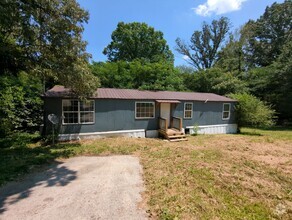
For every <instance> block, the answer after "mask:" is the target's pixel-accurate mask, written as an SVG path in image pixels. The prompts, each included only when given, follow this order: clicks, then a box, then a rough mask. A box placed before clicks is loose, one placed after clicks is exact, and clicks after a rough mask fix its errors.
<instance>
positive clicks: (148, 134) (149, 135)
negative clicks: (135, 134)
mask: <svg viewBox="0 0 292 220" xmlns="http://www.w3.org/2000/svg"><path fill="white" fill-rule="evenodd" d="M146 137H147V138H157V137H158V130H146Z"/></svg>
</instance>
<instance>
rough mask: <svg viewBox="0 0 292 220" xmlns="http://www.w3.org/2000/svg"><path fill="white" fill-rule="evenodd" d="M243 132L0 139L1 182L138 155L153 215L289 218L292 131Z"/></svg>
mask: <svg viewBox="0 0 292 220" xmlns="http://www.w3.org/2000/svg"><path fill="white" fill-rule="evenodd" d="M242 132H243V134H239V135H198V136H189V137H188V141H187V142H179V143H170V142H165V141H163V140H158V139H129V138H119V139H118V141H117V139H116V138H108V139H99V140H95V141H94V140H91V141H82V142H72V143H59V144H57V145H55V146H44V145H42V144H41V142H39V141H38V139H37V137H36V136H35V135H34V136H31V135H25V134H22V135H15V136H14V137H12V138H11V137H10V138H6V139H2V140H0V146H1V147H0V184H3V183H5V182H7V181H11V180H13V179H17V178H19V177H21V176H23V174H25V173H28V172H32V171H33V170H34V169H38V168H40V167H41V166H42V164H47V163H51V162H52V161H54V160H56V159H58V158H67V157H71V156H77V155H111V154H134V155H136V156H138V157H139V158H140V162H141V164H142V165H143V175H144V182H145V188H146V191H145V193H144V195H143V197H144V200H145V201H146V202H147V209H148V213H149V215H150V217H151V218H153V219H291V217H292V188H291V186H292V172H291V171H292V161H291V158H292V129H282V128H276V129H274V130H262V129H249V128H245V129H243V130H242Z"/></svg>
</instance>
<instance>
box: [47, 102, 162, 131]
mask: <svg viewBox="0 0 292 220" xmlns="http://www.w3.org/2000/svg"><path fill="white" fill-rule="evenodd" d="M136 101H142V102H143V101H145V102H149V100H115V99H113V100H111V99H97V100H95V123H94V124H71V125H62V124H61V123H62V122H61V121H60V122H61V123H60V128H59V133H60V134H74V133H88V132H100V131H119V130H136V129H145V130H156V129H157V126H158V121H157V118H158V117H159V109H158V107H157V105H156V104H155V117H154V118H153V119H135V102H136ZM51 113H54V114H56V115H57V116H58V117H60V118H61V116H62V99H57V98H48V99H46V100H45V120H46V119H47V115H48V114H51ZM45 123H48V120H46V122H45Z"/></svg>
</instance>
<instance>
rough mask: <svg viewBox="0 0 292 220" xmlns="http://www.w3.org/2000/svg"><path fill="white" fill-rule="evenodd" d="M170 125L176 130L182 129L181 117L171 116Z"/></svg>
mask: <svg viewBox="0 0 292 220" xmlns="http://www.w3.org/2000/svg"><path fill="white" fill-rule="evenodd" d="M171 126H172V127H173V128H176V129H177V130H179V131H181V130H182V119H181V118H179V117H172V120H171Z"/></svg>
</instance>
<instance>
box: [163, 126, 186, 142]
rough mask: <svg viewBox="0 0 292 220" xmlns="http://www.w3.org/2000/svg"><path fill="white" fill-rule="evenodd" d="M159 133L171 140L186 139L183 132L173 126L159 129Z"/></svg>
mask: <svg viewBox="0 0 292 220" xmlns="http://www.w3.org/2000/svg"><path fill="white" fill-rule="evenodd" d="M159 135H160V136H162V137H164V138H166V139H168V140H169V141H171V142H176V141H187V139H186V135H185V133H184V132H183V131H179V130H177V129H175V128H168V129H167V130H164V129H159Z"/></svg>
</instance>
